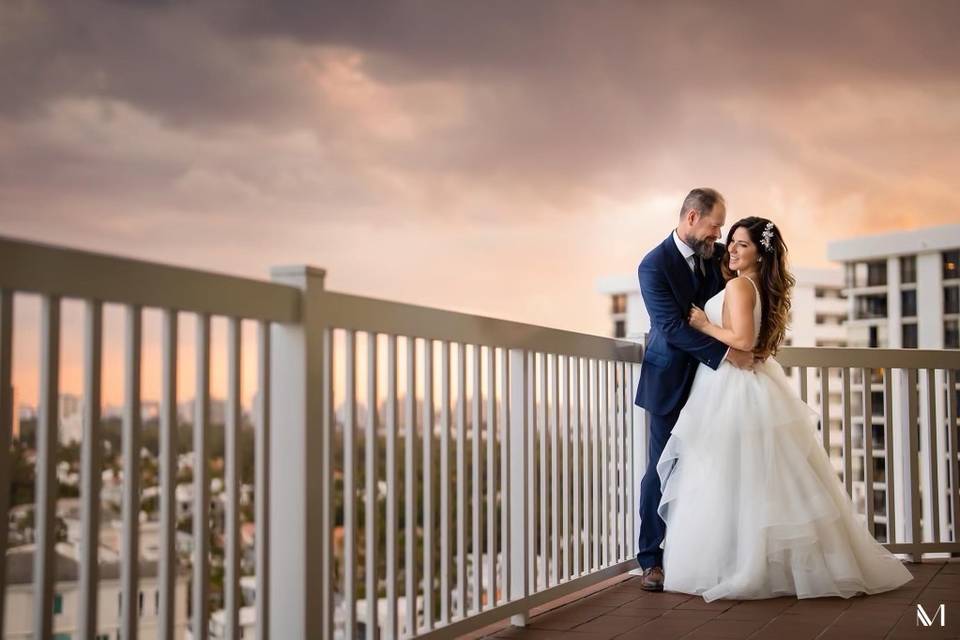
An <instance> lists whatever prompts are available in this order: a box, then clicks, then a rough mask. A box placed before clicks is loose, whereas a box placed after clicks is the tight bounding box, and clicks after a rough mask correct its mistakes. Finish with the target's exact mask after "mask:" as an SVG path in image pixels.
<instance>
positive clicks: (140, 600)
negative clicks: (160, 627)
mask: <svg viewBox="0 0 960 640" xmlns="http://www.w3.org/2000/svg"><path fill="white" fill-rule="evenodd" d="M138 595H139V598H137V615H138V616H140V617H141V618H142V617H143V591H141V592H140V593H139V594H138Z"/></svg>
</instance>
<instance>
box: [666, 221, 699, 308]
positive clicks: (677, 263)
mask: <svg viewBox="0 0 960 640" xmlns="http://www.w3.org/2000/svg"><path fill="white" fill-rule="evenodd" d="M663 244H664V251H665V252H666V254H667V260H668V263H669V264H668V265H667V267H668V268H667V279H668V280H670V284H671V285H672V286H673V289H674V290H675V291H677V292H678V293H681V294H682V295H683V299H684V300H687V301H690V300H693V299H694V298H695V297H696V295H697V292H696V291H695V290H694V286H693V274H692V273H690V265H689V264H687V261H686V260H684V259H683V254H681V253H680V249H678V248H677V243H676V242H674V241H673V233H672V232H671V233H670V235H669V236H667V239H666V240H664V242H663Z"/></svg>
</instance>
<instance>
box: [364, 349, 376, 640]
mask: <svg viewBox="0 0 960 640" xmlns="http://www.w3.org/2000/svg"><path fill="white" fill-rule="evenodd" d="M366 418H367V424H366V432H365V434H364V439H365V440H366V442H365V443H364V444H365V451H366V463H365V464H364V480H365V484H366V490H365V491H364V493H365V494H366V496H365V500H364V506H365V508H366V513H365V516H366V517H365V518H364V520H365V522H364V532H363V535H364V542H365V543H366V556H367V557H366V561H367V562H366V570H365V571H364V578H366V585H365V587H366V589H365V590H366V594H365V596H366V605H367V613H366V629H367V640H376V638H379V637H380V626H379V622H378V620H377V549H378V546H379V539H378V537H377V480H378V479H379V478H378V473H379V469H378V468H377V334H376V333H373V332H372V331H368V332H367V416H366Z"/></svg>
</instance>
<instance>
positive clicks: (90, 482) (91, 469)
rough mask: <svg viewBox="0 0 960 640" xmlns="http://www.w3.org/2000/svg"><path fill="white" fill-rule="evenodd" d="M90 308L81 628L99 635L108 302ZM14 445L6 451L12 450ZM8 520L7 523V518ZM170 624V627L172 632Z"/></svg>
mask: <svg viewBox="0 0 960 640" xmlns="http://www.w3.org/2000/svg"><path fill="white" fill-rule="evenodd" d="M85 312H86V323H85V327H84V328H85V335H84V342H85V350H84V351H85V353H84V367H83V373H84V375H83V378H84V385H83V387H84V397H83V404H84V407H83V441H82V442H81V443H80V448H81V458H82V460H81V464H80V467H81V475H82V480H81V490H80V491H81V493H80V495H81V496H82V497H83V507H82V509H83V513H82V520H83V523H82V527H83V534H82V538H81V542H80V544H81V551H80V606H79V607H78V609H79V611H78V614H79V625H78V630H79V631H80V633H81V634H82V635H83V636H85V637H87V638H93V637H94V636H95V635H96V632H97V600H98V598H97V596H98V591H99V589H98V580H99V573H100V572H99V566H98V560H97V555H98V554H97V550H98V548H99V546H100V545H99V540H100V484H101V482H100V476H101V471H100V467H101V453H100V452H101V448H102V446H101V443H100V440H101V435H100V401H101V369H102V365H103V305H102V303H101V302H100V301H99V300H88V301H87V303H86V309H85ZM165 352H166V350H165ZM4 388H5V387H4ZM163 429H164V426H163V425H162V424H161V430H163ZM162 444H163V441H162V439H161V446H162ZM8 448H9V447H8ZM8 448H4V449H0V450H3V451H6V450H7V449H8ZM165 453H166V452H165V451H161V459H160V464H161V467H163V465H164V457H163V455H164V454H165ZM4 466H5V465H4ZM162 480H163V482H164V485H163V491H164V492H166V491H168V490H170V491H171V492H172V489H171V488H172V486H173V482H172V481H170V480H168V479H167V478H166V477H163V478H162ZM6 486H7V484H6V482H3V483H0V487H6ZM163 498H164V495H163V494H161V499H163ZM161 511H162V506H161ZM164 515H165V514H164ZM2 522H6V520H3V521H2ZM161 522H162V523H163V528H162V530H161V536H163V544H161V547H160V552H161V563H160V575H159V578H160V587H161V594H162V595H161V599H162V598H163V594H166V591H164V588H166V587H168V586H169V585H172V584H173V583H172V580H171V579H170V578H171V577H172V575H173V572H172V567H170V566H169V565H170V563H171V558H173V557H174V556H173V554H172V553H169V552H168V546H167V545H169V546H170V547H172V546H173V531H172V529H173V523H172V519H170V526H169V530H168V528H167V522H168V521H167V519H165V518H163V517H161ZM3 529H6V527H5V526H4V527H3ZM2 548H3V547H2V546H0V549H2ZM165 552H167V553H165ZM165 580H167V582H165ZM0 617H2V616H0ZM159 622H160V631H161V634H160V637H161V638H172V637H173V636H172V632H173V629H172V626H171V625H169V624H167V622H168V621H166V620H165V619H164V616H162V615H161V616H160V620H159ZM165 625H166V626H165ZM168 629H169V631H167V630H168ZM164 633H166V635H164Z"/></svg>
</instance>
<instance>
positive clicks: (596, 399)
mask: <svg viewBox="0 0 960 640" xmlns="http://www.w3.org/2000/svg"><path fill="white" fill-rule="evenodd" d="M600 363H601V361H600V360H597V359H592V360H591V361H590V378H591V379H592V388H591V390H590V401H591V403H592V404H591V411H590V423H591V426H590V450H591V453H592V454H593V459H592V460H591V469H592V471H593V474H592V480H593V484H592V491H591V493H592V495H591V497H590V498H591V499H590V504H591V505H592V506H593V536H592V539H593V547H592V549H593V553H592V556H591V563H590V567H591V568H592V569H593V570H594V571H596V570H597V569H599V568H600V566H601V564H600V539H601V536H602V535H603V532H602V530H601V528H600V406H601V405H602V404H603V396H602V395H600V375H601V372H602V366H601V364H600Z"/></svg>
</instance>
